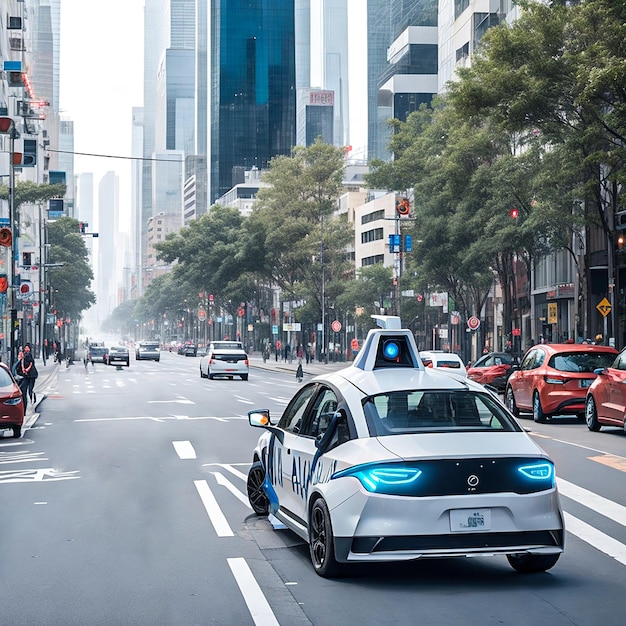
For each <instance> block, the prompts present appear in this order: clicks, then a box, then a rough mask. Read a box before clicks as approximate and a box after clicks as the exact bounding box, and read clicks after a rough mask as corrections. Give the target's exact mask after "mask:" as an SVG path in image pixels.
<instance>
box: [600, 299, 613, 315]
mask: <svg viewBox="0 0 626 626" xmlns="http://www.w3.org/2000/svg"><path fill="white" fill-rule="evenodd" d="M612 308H613V307H612V306H611V303H610V302H609V301H608V300H607V299H606V298H602V300H600V302H598V304H596V309H598V311H600V313H602V315H603V316H604V317H606V316H607V315H608V314H609V313H610V312H611V309H612Z"/></svg>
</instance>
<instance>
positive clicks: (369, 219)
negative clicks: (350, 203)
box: [361, 209, 385, 224]
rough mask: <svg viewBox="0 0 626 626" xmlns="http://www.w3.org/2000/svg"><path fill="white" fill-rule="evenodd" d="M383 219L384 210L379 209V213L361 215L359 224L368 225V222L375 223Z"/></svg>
mask: <svg viewBox="0 0 626 626" xmlns="http://www.w3.org/2000/svg"><path fill="white" fill-rule="evenodd" d="M383 219H385V210H384V209H381V210H380V211H374V212H372V213H368V214H367V215H363V216H362V217H361V224H369V223H370V222H376V221H378V220H383Z"/></svg>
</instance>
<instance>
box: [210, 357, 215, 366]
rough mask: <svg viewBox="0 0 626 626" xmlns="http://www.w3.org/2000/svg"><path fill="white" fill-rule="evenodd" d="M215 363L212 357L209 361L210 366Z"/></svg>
mask: <svg viewBox="0 0 626 626" xmlns="http://www.w3.org/2000/svg"><path fill="white" fill-rule="evenodd" d="M213 363H215V359H214V358H213V357H211V358H210V359H209V365H213Z"/></svg>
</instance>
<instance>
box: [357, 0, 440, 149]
mask: <svg viewBox="0 0 626 626" xmlns="http://www.w3.org/2000/svg"><path fill="white" fill-rule="evenodd" d="M437 6H438V2H437V0H368V2H367V23H368V47H367V55H368V59H367V61H368V70H367V72H368V76H367V97H368V158H369V159H370V160H371V159H374V158H380V159H387V158H389V156H390V155H389V152H388V149H387V145H388V143H389V139H390V129H389V125H388V120H389V119H390V118H396V119H400V120H406V118H407V116H408V115H409V113H411V112H413V111H415V110H417V109H418V108H419V107H420V106H421V105H422V104H429V103H430V102H431V101H432V98H433V96H434V95H435V94H436V93H437V70H438V61H437Z"/></svg>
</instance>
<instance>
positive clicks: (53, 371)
mask: <svg viewBox="0 0 626 626" xmlns="http://www.w3.org/2000/svg"><path fill="white" fill-rule="evenodd" d="M35 367H37V371H38V372H39V376H38V377H37V380H36V381H35V395H36V396H37V402H29V403H28V406H27V407H26V414H25V415H24V430H26V429H27V428H31V427H32V426H33V425H34V424H35V422H36V421H37V418H38V417H39V413H38V412H37V407H38V406H39V404H40V403H41V402H42V401H43V400H44V399H45V398H46V396H47V395H48V392H49V389H50V388H52V387H53V386H54V384H55V382H56V379H57V377H58V375H59V370H60V368H61V367H65V364H60V363H55V362H54V357H52V358H50V359H46V364H45V365H44V364H43V361H42V360H41V359H35Z"/></svg>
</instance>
